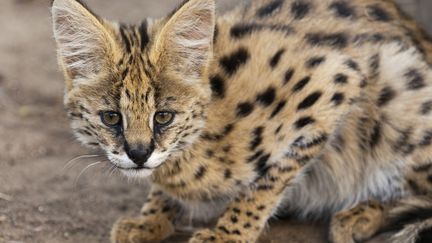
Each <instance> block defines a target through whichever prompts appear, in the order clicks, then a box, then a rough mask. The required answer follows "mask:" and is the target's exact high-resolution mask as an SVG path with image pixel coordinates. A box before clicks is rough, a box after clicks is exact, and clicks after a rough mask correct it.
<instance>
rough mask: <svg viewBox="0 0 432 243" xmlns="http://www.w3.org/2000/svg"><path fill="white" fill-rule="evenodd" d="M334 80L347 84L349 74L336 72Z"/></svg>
mask: <svg viewBox="0 0 432 243" xmlns="http://www.w3.org/2000/svg"><path fill="white" fill-rule="evenodd" d="M334 82H335V83H337V84H347V83H348V76H346V75H345V74H342V73H338V74H336V76H335V78H334Z"/></svg>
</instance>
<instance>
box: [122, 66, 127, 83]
mask: <svg viewBox="0 0 432 243" xmlns="http://www.w3.org/2000/svg"><path fill="white" fill-rule="evenodd" d="M128 73H129V67H126V68H125V69H124V70H123V72H122V74H121V78H122V80H124V79H125V78H126V76H127V75H128Z"/></svg>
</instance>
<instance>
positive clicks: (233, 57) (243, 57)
mask: <svg viewBox="0 0 432 243" xmlns="http://www.w3.org/2000/svg"><path fill="white" fill-rule="evenodd" d="M249 58H250V54H249V51H248V50H247V49H246V48H244V47H240V48H239V49H238V50H237V51H235V52H233V53H232V54H230V55H228V56H225V57H223V58H222V59H221V60H220V65H221V67H222V68H223V69H224V70H225V72H226V73H227V74H228V75H233V74H235V73H236V72H237V70H238V69H239V68H240V67H241V66H242V65H245V64H246V63H247V61H248V60H249Z"/></svg>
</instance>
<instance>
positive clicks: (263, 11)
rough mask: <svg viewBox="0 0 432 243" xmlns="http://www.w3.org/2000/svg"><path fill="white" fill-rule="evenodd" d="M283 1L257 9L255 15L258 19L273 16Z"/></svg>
mask: <svg viewBox="0 0 432 243" xmlns="http://www.w3.org/2000/svg"><path fill="white" fill-rule="evenodd" d="M283 2H284V1H283V0H274V1H272V2H270V3H268V4H267V5H265V6H262V7H261V8H259V9H258V11H257V13H256V15H257V16H258V17H260V18H264V17H267V16H270V15H272V14H274V13H275V12H276V11H277V10H278V9H280V8H281V7H282V5H283Z"/></svg>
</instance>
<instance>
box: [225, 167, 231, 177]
mask: <svg viewBox="0 0 432 243" xmlns="http://www.w3.org/2000/svg"><path fill="white" fill-rule="evenodd" d="M231 177H232V172H231V170H230V169H226V170H225V171H224V178H225V179H230V178H231Z"/></svg>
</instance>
